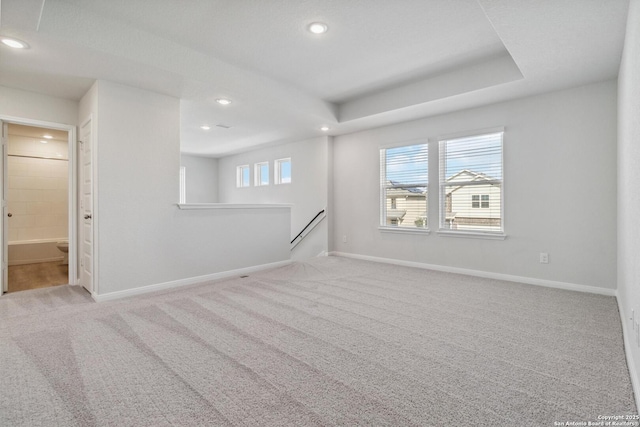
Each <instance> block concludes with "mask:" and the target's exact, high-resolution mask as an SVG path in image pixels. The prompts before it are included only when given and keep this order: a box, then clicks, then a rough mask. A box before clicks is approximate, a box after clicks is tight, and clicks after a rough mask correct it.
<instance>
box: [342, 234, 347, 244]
mask: <svg viewBox="0 0 640 427" xmlns="http://www.w3.org/2000/svg"><path fill="white" fill-rule="evenodd" d="M342 243H347V235H346V234H345V235H343V236H342Z"/></svg>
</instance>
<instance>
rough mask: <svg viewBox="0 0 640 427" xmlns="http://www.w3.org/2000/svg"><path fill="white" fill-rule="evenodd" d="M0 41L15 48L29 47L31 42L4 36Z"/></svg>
mask: <svg viewBox="0 0 640 427" xmlns="http://www.w3.org/2000/svg"><path fill="white" fill-rule="evenodd" d="M0 41H2V43H3V44H4V45H6V46H9V47H12V48H14V49H29V44H28V43H27V42H23V41H22V40H18V39H14V38H12V37H2V38H0Z"/></svg>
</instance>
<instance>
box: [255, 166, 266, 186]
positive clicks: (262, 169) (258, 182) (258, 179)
mask: <svg viewBox="0 0 640 427" xmlns="http://www.w3.org/2000/svg"><path fill="white" fill-rule="evenodd" d="M253 173H254V175H253V176H254V180H255V186H256V187H260V186H262V185H269V162H261V163H256V164H255V170H254V172H253Z"/></svg>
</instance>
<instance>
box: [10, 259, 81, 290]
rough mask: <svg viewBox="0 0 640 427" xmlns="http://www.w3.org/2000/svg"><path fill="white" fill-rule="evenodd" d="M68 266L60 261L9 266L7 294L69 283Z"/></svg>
mask: <svg viewBox="0 0 640 427" xmlns="http://www.w3.org/2000/svg"><path fill="white" fill-rule="evenodd" d="M68 271H69V266H68V265H65V264H61V263H60V261H55V262H41V263H37V264H23V265H10V266H9V286H8V290H7V292H17V291H26V290H29V289H39V288H47V287H50V286H58V285H66V284H68V283H69V273H68Z"/></svg>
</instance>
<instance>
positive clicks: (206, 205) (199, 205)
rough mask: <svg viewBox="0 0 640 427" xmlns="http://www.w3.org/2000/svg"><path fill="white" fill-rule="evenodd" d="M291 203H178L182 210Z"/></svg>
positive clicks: (284, 205)
mask: <svg viewBox="0 0 640 427" xmlns="http://www.w3.org/2000/svg"><path fill="white" fill-rule="evenodd" d="M291 207H293V205H291V204H236V203H178V208H180V209H182V210H193V209H274V208H276V209H281V208H291Z"/></svg>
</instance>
